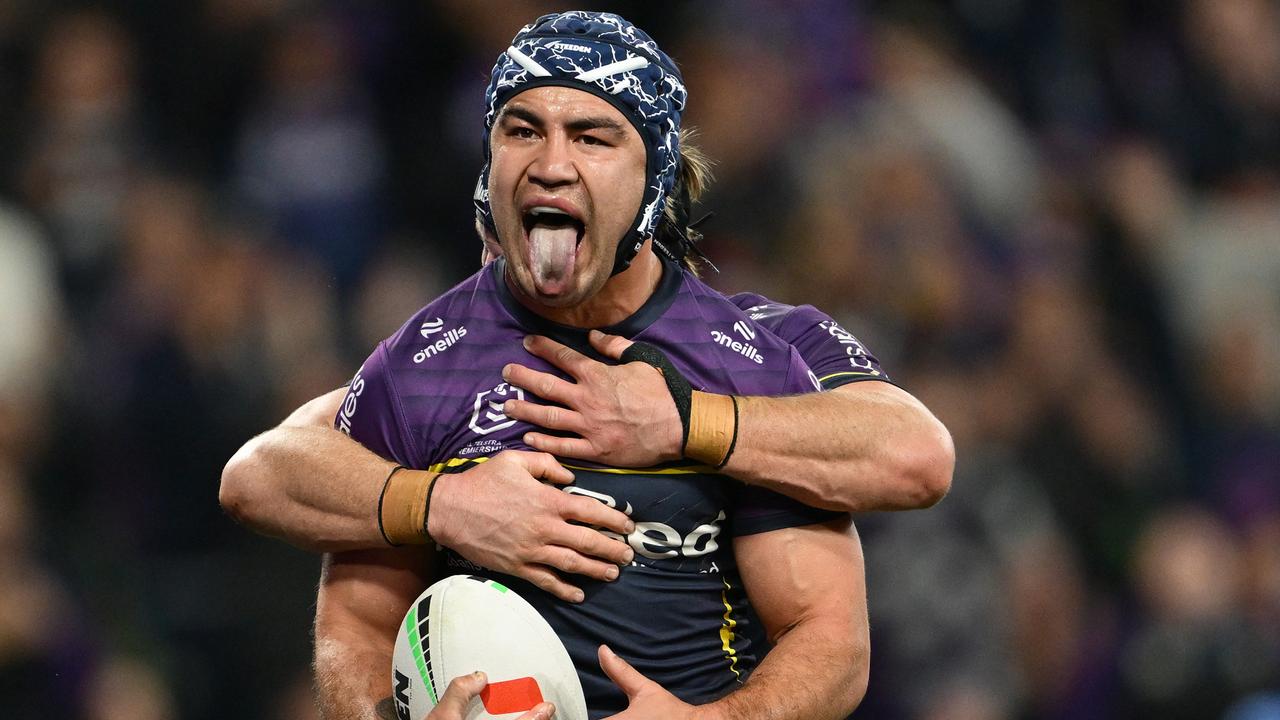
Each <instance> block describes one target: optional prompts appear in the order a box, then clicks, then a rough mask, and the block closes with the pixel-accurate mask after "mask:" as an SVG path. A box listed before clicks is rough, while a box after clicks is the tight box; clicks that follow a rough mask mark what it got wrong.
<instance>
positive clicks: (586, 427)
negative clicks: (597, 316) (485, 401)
mask: <svg viewBox="0 0 1280 720" xmlns="http://www.w3.org/2000/svg"><path fill="white" fill-rule="evenodd" d="M590 341H591V346H592V347H594V348H595V349H596V351H597V352H599V353H600V354H601V355H604V356H605V357H609V358H613V359H615V360H617V359H618V358H620V357H621V356H622V352H623V351H624V350H626V349H627V348H628V347H630V346H631V341H630V340H627V339H626V338H621V337H618V336H617V335H605V334H604V333H602V332H599V331H598V330H592V331H591V335H590ZM524 346H525V349H527V350H528V351H529V352H530V353H532V354H534V355H537V356H538V357H540V358H542V359H543V360H546V361H547V362H549V363H551V364H552V365H555V366H556V367H558V368H560V369H561V370H563V371H565V372H566V373H568V374H569V376H570V377H572V378H573V379H574V381H575V382H569V381H567V380H563V379H561V378H559V377H556V376H555V375H551V374H549V373H544V372H539V371H537V370H532V369H530V368H527V367H525V366H523V365H518V364H511V365H508V366H506V367H505V368H503V371H502V378H503V379H504V380H506V381H507V382H509V383H511V384H512V385H515V386H517V387H519V388H521V389H523V390H525V391H527V392H530V393H533V394H534V395H537V396H538V397H540V398H542V399H543V400H546V401H547V402H551V403H556V404H555V405H538V404H535V403H531V402H527V401H524V400H508V401H507V402H506V406H505V408H504V412H505V413H506V414H507V417H512V418H516V419H517V420H523V421H525V422H527V423H530V424H532V425H537V426H538V427H542V428H548V429H551V430H562V431H565V432H571V433H574V434H575V435H577V436H578V437H568V438H566V437H557V436H554V435H548V434H546V433H540V432H529V433H525V436H524V441H525V442H526V443H528V444H529V446H530V447H533V448H536V449H538V450H542V451H543V452H549V453H551V454H553V455H558V456H560V457H568V458H578V459H581V460H590V461H592V462H598V463H602V464H604V465H612V466H614V467H649V466H651V465H657V464H658V463H662V462H667V461H670V460H678V459H680V458H681V457H682V453H681V446H682V445H683V442H684V437H683V435H684V432H683V428H682V426H681V424H680V416H679V414H677V413H676V404H675V401H673V400H672V399H671V392H670V391H669V390H667V384H666V382H665V381H664V380H663V379H662V373H660V372H658V370H657V369H656V368H654V367H653V366H652V365H646V364H645V363H641V362H633V363H626V364H624V365H606V364H604V363H601V362H597V361H595V360H592V359H591V358H589V357H587V356H586V355H583V354H582V353H580V352H578V351H576V350H574V349H572V348H569V347H565V346H564V345H561V344H560V343H558V342H556V341H555V340H552V339H550V338H546V337H542V336H538V335H534V336H530V337H529V338H526V339H525V343H524Z"/></svg>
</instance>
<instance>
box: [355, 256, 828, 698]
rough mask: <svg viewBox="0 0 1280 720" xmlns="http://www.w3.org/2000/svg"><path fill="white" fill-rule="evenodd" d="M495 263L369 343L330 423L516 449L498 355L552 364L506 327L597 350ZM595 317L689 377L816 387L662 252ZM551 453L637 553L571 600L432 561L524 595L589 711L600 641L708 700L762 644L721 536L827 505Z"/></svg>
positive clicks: (391, 446) (436, 465) (777, 345)
mask: <svg viewBox="0 0 1280 720" xmlns="http://www.w3.org/2000/svg"><path fill="white" fill-rule="evenodd" d="M504 271H505V264H504V262H503V261H501V260H498V261H495V262H493V263H490V264H489V265H488V266H486V267H485V268H483V269H481V270H480V272H479V273H477V274H476V275H474V276H472V277H471V278H469V279H468V280H466V281H464V282H463V283H461V284H460V285H458V286H457V287H455V288H454V289H452V290H450V291H449V292H448V293H446V294H445V295H443V296H441V297H440V298H439V299H437V300H436V301H435V302H433V303H431V304H430V305H428V306H427V307H426V308H424V309H423V310H421V311H419V312H418V313H417V314H416V315H414V316H413V317H412V318H411V319H410V320H409V322H408V323H406V324H405V325H404V326H403V327H402V328H401V329H400V330H399V331H398V332H397V333H396V334H394V335H392V336H391V337H390V338H388V339H387V340H385V341H383V342H382V343H381V344H379V346H378V348H377V349H376V350H375V351H374V353H373V355H371V356H370V357H369V359H368V360H366V361H365V363H364V365H363V366H362V367H361V369H360V372H359V373H358V374H357V375H356V377H355V379H354V380H353V381H352V384H351V388H350V390H349V392H348V395H347V398H346V400H345V401H344V403H343V405H342V408H341V410H340V411H339V415H338V418H337V426H338V427H339V428H340V429H341V430H343V431H345V432H347V433H348V434H349V435H351V436H352V437H353V438H355V439H356V440H359V441H360V442H361V443H363V444H364V445H365V446H366V447H368V448H369V449H370V450H373V451H374V452H376V453H378V454H380V455H382V456H384V457H388V458H391V459H393V460H395V461H396V462H399V463H400V464H402V465H405V466H408V467H414V468H430V469H433V470H438V471H442V472H461V471H463V470H466V469H467V468H469V467H472V466H474V465H475V464H476V463H478V462H483V461H484V460H485V459H486V458H487V457H489V456H491V455H493V454H495V453H497V452H500V451H501V450H504V449H519V450H523V449H528V446H526V445H525V444H524V442H523V441H522V437H523V435H524V433H525V432H527V431H529V430H531V429H533V428H532V427H531V426H529V425H527V424H525V423H522V422H518V421H516V420H513V419H511V418H508V417H507V416H506V415H504V414H503V411H502V406H503V403H504V402H505V401H506V400H507V399H510V398H525V399H528V400H531V401H534V402H538V401H539V399H538V398H536V397H534V396H532V395H531V394H529V393H526V392H524V391H523V390H520V389H519V388H515V387H512V386H510V385H508V384H506V383H505V382H503V380H502V377H501V371H502V368H503V366H504V365H506V364H507V363H511V362H518V363H521V364H524V365H526V366H529V367H532V368H534V369H536V370H542V371H544V372H551V373H555V374H557V375H561V376H563V374H562V373H560V372H559V371H558V370H556V369H555V368H554V367H553V366H551V365H549V364H548V363H545V362H543V361H542V360H541V359H539V358H537V357H535V356H533V355H530V354H529V353H527V352H526V351H525V350H524V348H523V347H522V345H521V340H522V339H523V338H524V337H525V336H526V335H529V334H533V333H537V334H542V335H547V336H549V337H552V338H554V339H556V340H559V341H560V342H563V343H565V344H567V345H569V346H571V347H575V348H577V349H578V350H580V351H582V352H584V353H586V354H588V355H591V356H596V354H595V352H594V351H593V350H592V349H591V348H590V346H589V344H588V343H587V341H586V332H585V331H583V330H578V329H575V328H568V327H564V326H561V325H556V324H553V323H550V322H549V321H547V320H545V319H543V318H541V317H539V316H538V315H536V314H534V313H532V312H531V311H529V310H528V309H527V308H525V307H524V306H522V305H520V304H519V303H518V302H517V301H516V300H515V298H514V297H513V296H512V295H511V292H510V290H509V289H508V287H507V285H506V282H505V280H504V278H503V272H504ZM604 330H605V331H606V332H609V333H612V334H616V335H621V336H623V337H628V338H631V339H635V340H644V341H647V342H650V343H652V344H654V345H656V346H658V347H659V348H661V349H662V350H663V351H664V352H666V353H667V355H668V356H669V357H670V358H671V361H672V362H673V363H674V364H675V365H676V366H677V367H678V368H680V370H681V372H683V373H684V374H685V376H686V377H687V378H688V379H689V382H690V383H691V384H692V385H693V387H695V388H698V389H702V390H707V391H710V392H717V393H734V394H739V395H783V394H796V393H804V392H812V391H814V390H816V389H817V387H818V382H817V378H816V377H814V375H813V374H812V373H811V372H810V371H809V368H808V367H807V366H806V365H805V363H804V362H803V360H801V358H800V355H799V354H798V353H797V352H796V350H795V349H794V348H792V347H791V346H790V345H788V344H786V343H785V342H783V341H781V340H779V339H778V338H777V337H776V336H774V335H773V334H772V333H770V332H768V331H767V330H766V329H764V328H763V327H761V326H760V324H759V323H757V322H756V321H754V320H752V319H751V318H750V317H749V316H748V315H747V314H746V313H744V312H743V311H742V310H741V309H739V308H738V307H737V306H735V305H734V304H733V303H731V302H730V301H729V300H728V299H727V298H725V297H724V296H723V295H721V294H719V293H717V292H716V291H714V290H712V289H711V288H709V287H707V286H706V285H705V284H703V283H702V282H701V281H699V280H698V279H697V278H695V277H693V276H692V275H689V274H687V273H684V272H681V271H680V270H679V269H678V268H676V267H675V266H674V265H670V264H666V265H664V274H663V278H662V281H661V283H660V284H659V287H658V289H657V290H656V291H655V293H654V295H653V296H652V297H651V298H650V299H649V300H648V301H647V302H646V303H645V304H644V306H643V307H641V308H640V309H639V310H638V311H637V312H636V313H635V314H634V315H632V316H631V317H630V318H628V319H627V320H625V321H623V322H622V323H620V324H618V325H616V326H613V327H610V328H604ZM565 465H566V467H569V468H570V469H572V470H573V471H574V475H575V478H576V479H575V482H574V483H573V484H572V485H570V486H568V487H566V488H565V491H566V492H570V493H575V494H580V495H584V496H587V497H591V498H595V499H597V500H599V501H601V502H603V503H605V504H607V505H609V506H611V507H616V508H618V509H620V510H622V511H624V512H626V513H627V514H628V515H630V516H631V517H632V519H634V520H635V522H636V529H635V531H634V532H633V533H632V534H631V535H630V536H628V537H627V538H625V540H626V541H627V542H628V543H629V544H630V545H631V547H632V548H633V549H634V550H635V552H636V561H635V562H634V563H633V564H632V565H631V566H629V567H626V568H623V570H622V573H621V576H620V577H619V579H618V580H617V581H615V582H613V583H598V582H593V581H590V580H587V579H585V578H575V582H579V583H581V584H582V587H583V589H584V590H585V591H586V601H585V602H583V603H582V604H580V605H572V604H569V603H564V602H561V601H560V600H557V599H556V598H554V597H553V596H551V595H550V594H548V593H546V592H544V591H542V590H539V589H537V588H535V587H533V586H532V585H529V584H527V583H525V582H523V581H521V580H519V579H517V578H514V577H511V576H507V575H503V574H501V573H496V572H493V571H491V570H487V569H480V570H478V569H477V568H476V566H474V565H472V564H471V563H469V562H467V561H466V560H465V559H463V558H462V557H460V556H458V555H456V554H455V553H453V552H452V551H449V550H447V549H445V550H443V553H444V565H443V567H444V568H445V572H446V573H449V574H455V573H468V574H470V573H473V572H480V573H481V574H484V575H488V576H492V577H494V578H495V579H497V580H499V581H500V582H503V583H505V584H508V585H510V586H511V587H513V588H515V589H516V590H517V591H518V592H520V594H521V596H523V597H524V598H525V599H527V600H528V601H529V602H530V603H531V604H533V606H534V607H536V608H537V609H538V611H539V612H540V613H541V614H542V615H543V617H545V618H546V619H547V621H548V622H549V623H550V624H551V626H552V627H553V628H554V629H555V630H556V632H557V634H558V635H559V636H560V638H561V640H562V641H564V643H565V647H566V648H567V649H568V651H569V654H570V657H572V658H573V660H574V663H575V665H576V666H577V668H578V673H579V677H580V678H581V680H582V685H583V690H584V692H585V693H586V697H587V706H588V708H589V709H590V710H591V716H592V717H603V716H605V715H608V714H612V713H615V712H620V711H621V710H623V709H624V708H625V707H626V699H625V697H624V696H623V695H622V693H621V692H620V691H618V690H617V689H616V688H615V687H614V685H613V683H612V682H610V681H609V680H608V678H607V677H606V676H605V675H604V673H603V672H602V671H601V670H600V668H599V665H598V663H597V660H596V647H597V646H598V645H599V644H600V643H604V642H607V643H609V644H610V646H611V647H613V648H614V649H615V650H616V651H617V652H618V653H619V654H620V655H621V656H622V657H625V658H627V659H628V660H629V661H631V662H632V663H633V664H634V665H635V666H636V668H637V669H638V670H640V672H642V673H644V674H645V675H646V676H648V677H650V678H652V679H653V680H655V681H657V682H658V683H660V684H661V685H662V686H663V687H665V688H667V689H668V690H670V691H671V692H672V693H674V694H675V695H677V696H678V697H680V698H682V699H684V700H685V701H687V702H694V703H702V702H707V701H710V700H712V699H715V698H717V697H720V696H722V695H724V694H725V693H727V692H729V691H731V690H732V689H733V688H734V687H735V686H736V685H737V684H738V683H741V682H742V681H744V680H745V679H746V677H747V676H748V675H749V674H750V672H751V671H752V669H754V667H755V666H756V664H757V663H758V661H759V658H760V657H761V656H762V655H763V653H764V652H765V651H766V647H765V644H764V642H763V640H762V637H763V636H762V633H761V631H760V627H759V620H758V619H757V618H756V617H755V616H754V613H753V612H752V611H751V609H750V605H749V603H748V601H747V598H746V594H745V592H744V591H743V588H742V583H741V581H740V579H739V576H738V572H737V564H736V560H735V558H734V554H733V550H732V543H731V542H729V539H730V538H732V537H734V536H737V535H746V534H751V533H759V532H767V531H770V530H776V529H779V528H784V527H794V526H799V525H807V524H812V523H815V522H821V521H825V520H829V519H832V518H834V517H838V514H837V513H831V512H827V511H822V510H816V509H813V508H809V507H806V506H804V505H801V504H800V503H798V502H795V501H793V500H790V499H788V498H785V497H783V496H781V495H777V494H775V493H772V492H769V491H766V490H762V489H759V488H753V487H748V486H745V485H743V484H741V483H738V482H736V481H734V480H732V479H730V478H727V477H725V476H722V475H718V474H714V473H713V472H712V471H711V470H710V469H709V468H706V467H699V466H693V465H690V464H688V463H676V464H672V465H669V466H664V467H661V468H651V469H645V470H623V469H618V468H608V467H600V466H598V465H593V464H590V463H584V462H581V461H569V462H566V463H565Z"/></svg>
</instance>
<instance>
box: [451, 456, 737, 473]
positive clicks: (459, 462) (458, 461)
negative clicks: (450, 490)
mask: <svg viewBox="0 0 1280 720" xmlns="http://www.w3.org/2000/svg"><path fill="white" fill-rule="evenodd" d="M488 459H489V458H487V457H473V458H451V459H449V460H445V461H444V462H438V463H436V464H435V465H432V466H430V467H428V468H427V471H428V472H437V473H438V472H449V471H452V470H455V469H457V468H459V467H462V466H463V465H466V464H468V463H482V462H484V461H486V460H488ZM560 464H561V465H563V466H564V467H567V468H569V469H570V470H586V471H589V472H598V473H608V474H610V475H709V474H712V473H714V472H715V471H716V470H715V468H712V467H709V466H707V465H686V466H685V467H671V468H609V467H603V468H595V467H586V466H585V465H568V464H565V463H560Z"/></svg>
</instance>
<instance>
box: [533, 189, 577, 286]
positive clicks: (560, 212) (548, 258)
mask: <svg viewBox="0 0 1280 720" xmlns="http://www.w3.org/2000/svg"><path fill="white" fill-rule="evenodd" d="M521 219H522V221H523V223H524V232H525V239H526V241H527V242H526V243H525V247H526V252H527V257H526V260H527V262H528V263H529V270H530V271H531V272H532V274H533V280H534V282H535V283H536V284H537V290H538V292H539V293H541V294H544V295H547V296H555V295H560V294H562V293H564V292H565V291H566V290H567V289H568V288H569V286H570V283H571V281H572V279H573V271H574V269H575V267H576V266H577V256H578V246H579V245H580V244H581V243H582V238H583V236H584V235H585V234H586V225H585V224H584V223H583V222H582V221H581V220H579V219H578V218H577V217H575V216H574V215H572V214H570V213H569V211H568V210H565V209H563V208H559V207H552V206H550V205H535V206H533V207H530V208H529V209H528V210H526V211H525V213H524V215H523V217H522V218H521Z"/></svg>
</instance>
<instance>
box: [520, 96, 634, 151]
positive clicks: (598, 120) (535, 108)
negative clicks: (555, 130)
mask: <svg viewBox="0 0 1280 720" xmlns="http://www.w3.org/2000/svg"><path fill="white" fill-rule="evenodd" d="M516 119H520V120H528V121H534V120H536V121H537V122H539V123H542V124H547V125H576V126H580V127H588V126H598V127H600V128H602V129H605V130H615V131H617V132H619V133H622V134H627V135H632V136H635V139H636V140H639V139H640V133H638V132H637V131H636V129H635V126H633V125H632V124H631V122H630V121H628V120H627V118H626V116H625V115H623V114H622V112H621V111H619V110H618V108H616V107H614V106H613V104H611V103H609V102H608V101H606V100H604V99H603V98H601V97H599V96H597V95H594V94H592V93H589V92H586V91H585V90H578V89H576V88H571V87H561V86H558V85H545V86H542V87H536V88H530V89H528V90H525V91H524V92H522V93H520V94H518V95H516V96H515V97H513V98H511V99H510V100H508V101H507V102H506V104H505V105H503V106H502V111H501V112H500V113H499V114H498V122H499V123H502V122H509V121H512V120H516Z"/></svg>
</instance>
